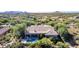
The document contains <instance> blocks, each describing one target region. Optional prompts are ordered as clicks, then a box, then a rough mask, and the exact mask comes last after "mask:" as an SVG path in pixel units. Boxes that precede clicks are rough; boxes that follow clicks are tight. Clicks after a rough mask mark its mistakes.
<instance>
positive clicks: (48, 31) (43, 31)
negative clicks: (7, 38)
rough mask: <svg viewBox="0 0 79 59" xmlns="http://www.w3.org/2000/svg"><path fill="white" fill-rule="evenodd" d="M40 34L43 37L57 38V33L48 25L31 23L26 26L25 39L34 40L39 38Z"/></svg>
mask: <svg viewBox="0 0 79 59" xmlns="http://www.w3.org/2000/svg"><path fill="white" fill-rule="evenodd" d="M40 35H43V36H44V37H53V38H55V39H58V37H59V34H58V33H57V32H56V31H55V30H54V28H53V27H52V26H49V25H32V26H30V27H27V28H26V31H25V36H26V40H33V41H34V40H35V39H39V36H40Z"/></svg>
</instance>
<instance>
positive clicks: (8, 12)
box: [0, 11, 28, 14]
mask: <svg viewBox="0 0 79 59" xmlns="http://www.w3.org/2000/svg"><path fill="white" fill-rule="evenodd" d="M18 13H28V12H22V11H5V12H0V14H18Z"/></svg>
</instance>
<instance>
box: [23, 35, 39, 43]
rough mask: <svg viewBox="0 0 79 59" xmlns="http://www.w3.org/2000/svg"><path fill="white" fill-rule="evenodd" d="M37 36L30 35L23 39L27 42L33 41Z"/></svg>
mask: <svg viewBox="0 0 79 59" xmlns="http://www.w3.org/2000/svg"><path fill="white" fill-rule="evenodd" d="M38 39H39V38H38V37H37V36H31V37H26V38H24V39H23V40H25V41H27V42H35V41H37V40H38Z"/></svg>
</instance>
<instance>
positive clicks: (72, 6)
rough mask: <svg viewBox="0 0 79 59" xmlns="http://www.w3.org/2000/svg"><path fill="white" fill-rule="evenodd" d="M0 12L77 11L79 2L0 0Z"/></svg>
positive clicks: (63, 0)
mask: <svg viewBox="0 0 79 59" xmlns="http://www.w3.org/2000/svg"><path fill="white" fill-rule="evenodd" d="M0 11H2V12H3V11H27V12H53V11H79V0H0Z"/></svg>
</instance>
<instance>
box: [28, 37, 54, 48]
mask: <svg viewBox="0 0 79 59" xmlns="http://www.w3.org/2000/svg"><path fill="white" fill-rule="evenodd" d="M53 44H54V43H53V42H52V41H51V40H50V39H49V38H43V39H41V40H39V41H37V42H36V43H32V44H31V45H30V46H29V47H32V48H52V47H53Z"/></svg>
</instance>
